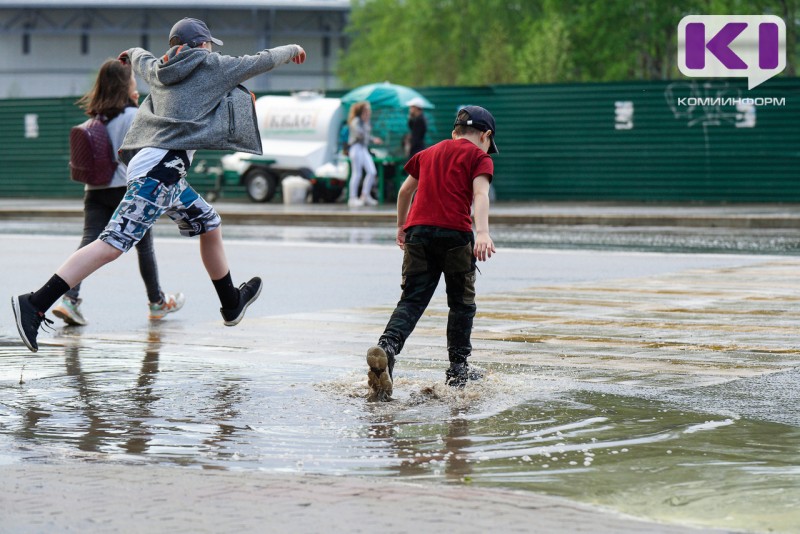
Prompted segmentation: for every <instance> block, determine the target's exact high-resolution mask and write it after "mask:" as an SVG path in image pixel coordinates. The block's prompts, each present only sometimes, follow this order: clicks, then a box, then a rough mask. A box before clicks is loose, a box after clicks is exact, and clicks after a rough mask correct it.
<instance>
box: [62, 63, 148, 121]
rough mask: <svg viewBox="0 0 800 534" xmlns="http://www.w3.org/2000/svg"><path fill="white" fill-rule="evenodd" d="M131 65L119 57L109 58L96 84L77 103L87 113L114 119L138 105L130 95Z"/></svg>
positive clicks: (98, 74) (101, 67)
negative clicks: (118, 58)
mask: <svg viewBox="0 0 800 534" xmlns="http://www.w3.org/2000/svg"><path fill="white" fill-rule="evenodd" d="M130 88H131V66H130V65H126V64H123V63H122V62H120V61H119V60H117V59H107V60H106V61H105V62H104V63H103V64H102V65H101V66H100V70H99V71H98V73H97V79H96V80H95V81H94V86H93V87H92V88H91V89H90V90H89V92H88V93H86V94H85V95H83V96H82V97H81V98H80V99H79V100H78V101H77V102H76V105H77V106H78V107H80V108H82V109H83V110H84V111H85V112H86V114H87V115H89V116H90V117H94V116H95V115H105V116H106V117H108V119H109V120H111V119H113V118H114V117H116V116H117V115H119V114H120V113H122V111H123V110H124V109H125V108H126V107H128V106H136V105H138V102H134V101H133V100H132V99H131V95H130Z"/></svg>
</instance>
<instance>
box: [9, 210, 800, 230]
mask: <svg viewBox="0 0 800 534" xmlns="http://www.w3.org/2000/svg"><path fill="white" fill-rule="evenodd" d="M217 209H218V211H219V213H220V215H222V217H223V219H224V221H225V222H226V223H228V224H264V225H323V226H326V225H338V226H376V225H387V226H388V225H393V224H394V223H395V221H396V215H395V213H394V211H390V210H388V209H380V210H375V211H343V210H327V211H323V210H315V209H308V210H304V209H302V208H294V209H285V210H278V209H269V210H256V209H248V208H247V207H243V206H242V205H226V204H219V205H217ZM527 211H529V213H520V212H519V210H515V211H514V212H512V213H504V212H503V211H502V210H497V211H495V212H493V213H492V214H491V216H490V222H491V224H493V225H503V226H523V225H531V226H608V227H682V228H749V229H765V230H767V229H800V213H798V214H797V215H793V214H786V213H784V214H776V215H772V214H750V213H742V214H699V215H693V214H688V213H676V214H675V215H665V214H662V213H643V212H642V211H641V210H637V211H636V212H631V213H587V214H584V215H581V214H576V213H537V209H536V208H533V207H532V208H530V209H529V210H527ZM565 211H566V210H565ZM569 211H575V209H574V208H573V209H571V210H569ZM654 211H655V210H654ZM82 217H83V209H82V206H79V205H76V206H75V207H66V208H65V207H61V208H59V207H43V208H36V207H12V206H7V207H0V220H5V221H8V220H42V219H51V220H57V219H66V218H82Z"/></svg>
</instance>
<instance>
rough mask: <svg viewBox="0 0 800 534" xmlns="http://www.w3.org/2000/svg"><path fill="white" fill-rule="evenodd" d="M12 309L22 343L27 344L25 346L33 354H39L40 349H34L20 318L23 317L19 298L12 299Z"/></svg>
mask: <svg viewBox="0 0 800 534" xmlns="http://www.w3.org/2000/svg"><path fill="white" fill-rule="evenodd" d="M11 307H12V308H13V309H14V322H15V323H17V332H19V337H20V338H22V342H23V343H25V346H26V347H28V350H30V351H31V352H39V347H34V346H33V345H31V342H30V341H28V337H27V336H26V335H25V329H24V328H22V323H20V322H19V321H20V317H22V311H20V309H19V299H18V298H17V297H11Z"/></svg>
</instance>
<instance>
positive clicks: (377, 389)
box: [367, 345, 394, 401]
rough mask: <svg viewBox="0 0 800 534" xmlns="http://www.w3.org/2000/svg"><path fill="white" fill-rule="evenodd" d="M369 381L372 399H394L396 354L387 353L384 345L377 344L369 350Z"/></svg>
mask: <svg viewBox="0 0 800 534" xmlns="http://www.w3.org/2000/svg"><path fill="white" fill-rule="evenodd" d="M367 365H369V371H368V372H367V382H368V383H369V389H370V390H371V392H370V399H373V400H379V401H390V400H392V386H393V384H392V371H393V370H394V354H392V353H387V352H386V351H385V350H384V349H383V348H382V347H379V346H377V345H375V346H374V347H372V348H370V349H369V350H368V351H367Z"/></svg>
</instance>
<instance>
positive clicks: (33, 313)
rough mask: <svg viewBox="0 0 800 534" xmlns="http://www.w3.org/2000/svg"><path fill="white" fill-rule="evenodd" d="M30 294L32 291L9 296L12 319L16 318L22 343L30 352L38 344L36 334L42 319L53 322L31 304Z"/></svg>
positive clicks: (37, 348) (35, 348)
mask: <svg viewBox="0 0 800 534" xmlns="http://www.w3.org/2000/svg"><path fill="white" fill-rule="evenodd" d="M31 295H33V293H29V294H27V295H19V296H18V297H11V308H12V309H13V310H14V319H16V323H17V330H18V331H19V337H21V338H22V341H23V343H25V346H26V347H28V348H29V349H30V350H31V352H37V351H38V350H39V345H38V344H37V343H36V336H38V335H39V327H40V326H42V321H44V322H45V323H46V324H53V321H51V320H50V319H48V318H47V317H45V316H44V313H42V312H40V311H39V310H37V309H36V308H35V307H34V306H33V304H31Z"/></svg>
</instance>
